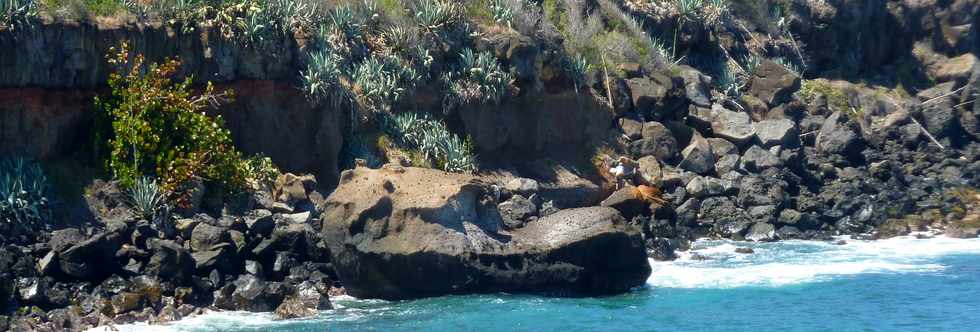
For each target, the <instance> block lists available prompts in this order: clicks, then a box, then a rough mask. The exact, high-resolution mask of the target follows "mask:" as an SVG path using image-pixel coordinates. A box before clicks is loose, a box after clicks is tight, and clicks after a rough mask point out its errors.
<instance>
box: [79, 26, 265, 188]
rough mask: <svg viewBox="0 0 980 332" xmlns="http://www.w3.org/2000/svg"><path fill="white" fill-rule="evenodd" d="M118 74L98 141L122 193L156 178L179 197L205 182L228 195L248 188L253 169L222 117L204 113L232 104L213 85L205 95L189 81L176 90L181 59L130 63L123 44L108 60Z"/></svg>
mask: <svg viewBox="0 0 980 332" xmlns="http://www.w3.org/2000/svg"><path fill="white" fill-rule="evenodd" d="M107 58H108V59H109V63H110V65H115V66H117V68H118V70H117V71H115V72H113V73H112V74H110V77H109V82H108V83H109V88H110V89H111V91H112V92H111V94H109V95H106V96H102V97H97V98H96V100H95V105H96V109H97V110H99V112H100V113H99V114H97V117H98V119H99V123H100V124H101V126H100V128H99V130H100V131H99V132H98V133H97V137H100V138H101V139H105V141H104V142H97V143H99V144H101V146H102V147H103V148H104V150H105V152H107V153H108V155H107V156H105V158H106V159H107V161H106V165H107V166H108V168H109V169H110V170H111V171H112V174H113V176H115V177H116V178H118V179H119V180H120V182H121V183H122V184H123V186H124V187H131V186H132V185H134V184H135V183H136V181H137V180H138V179H141V178H143V177H145V176H153V177H155V178H157V179H158V180H160V182H161V186H162V187H163V189H164V190H166V191H168V192H176V193H180V192H183V191H185V190H186V189H187V188H188V184H189V183H190V181H192V180H195V179H204V180H206V181H210V182H213V183H216V184H220V185H221V186H222V187H223V188H224V189H226V190H228V191H230V192H239V191H243V190H246V189H247V188H248V182H249V177H250V175H249V174H248V171H249V169H250V168H249V167H247V164H246V162H244V161H243V160H242V156H241V153H239V152H238V151H237V150H236V149H235V147H234V146H233V145H232V141H231V132H230V131H228V129H225V128H224V126H223V123H222V120H221V117H220V116H219V117H217V118H211V117H208V116H207V115H205V114H204V113H203V111H204V109H205V108H206V107H208V106H209V105H215V104H217V103H219V102H221V101H223V100H226V99H227V98H229V97H230V95H229V94H228V93H216V92H214V88H213V87H212V86H211V84H208V85H207V88H206V89H205V90H204V92H203V93H202V94H201V95H197V96H195V95H193V94H192V93H191V90H190V86H191V84H192V80H191V79H190V78H187V79H185V80H184V81H183V82H180V83H175V82H174V81H173V79H172V77H173V75H174V74H175V73H176V72H177V71H178V70H179V69H180V62H179V61H178V60H174V59H171V60H167V61H165V62H163V63H162V64H151V65H149V66H144V64H143V57H142V55H136V56H133V57H130V55H129V49H128V46H127V45H126V44H125V43H123V44H122V45H121V47H119V48H118V49H116V48H113V49H111V50H110V54H109V56H108V57H107Z"/></svg>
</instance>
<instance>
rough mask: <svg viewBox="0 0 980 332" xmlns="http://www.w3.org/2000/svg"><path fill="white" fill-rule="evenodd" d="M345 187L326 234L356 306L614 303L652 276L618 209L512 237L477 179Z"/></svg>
mask: <svg viewBox="0 0 980 332" xmlns="http://www.w3.org/2000/svg"><path fill="white" fill-rule="evenodd" d="M341 182H342V184H341V185H340V186H339V187H338V189H337V190H336V191H335V192H334V193H333V194H331V195H330V197H328V199H327V201H326V205H325V210H324V215H323V219H322V222H323V224H324V232H323V233H324V239H325V241H326V242H327V243H328V244H329V245H330V252H331V255H332V258H333V260H332V262H333V264H334V267H335V269H336V271H337V275H338V276H339V277H340V280H341V282H343V284H344V286H345V287H346V289H347V292H348V293H349V294H351V295H353V296H357V297H367V298H384V299H405V298H418V297H428V296H438V295H443V294H463V293H481V292H498V291H505V292H534V293H549V294H557V295H597V294H612V293H618V292H623V291H626V290H628V289H629V288H631V287H635V286H638V285H642V284H643V282H644V281H645V280H646V278H647V276H648V275H649V274H650V266H649V264H647V262H646V252H645V250H644V247H643V241H642V238H641V236H640V232H639V230H638V229H635V228H633V227H631V226H628V225H627V224H626V223H625V221H624V220H623V218H622V217H621V216H620V215H619V213H618V212H616V211H615V210H613V209H610V208H601V207H595V208H581V209H572V210H564V211H560V212H557V213H555V214H552V215H549V216H546V217H543V218H540V219H538V220H536V221H534V222H531V223H529V224H528V225H527V226H525V227H524V228H520V229H516V230H513V231H511V232H507V231H504V230H503V227H502V225H501V224H502V222H501V220H500V216H499V214H498V213H497V210H496V205H495V204H494V202H492V199H490V198H489V197H488V196H487V195H486V194H487V193H488V192H489V187H488V186H487V185H485V184H482V183H480V182H479V181H476V180H475V179H474V178H472V177H470V176H466V175H456V174H447V173H443V172H439V171H434V170H426V169H416V168H400V167H386V168H383V169H380V170H369V169H364V168H358V169H355V170H352V171H346V172H344V174H343V176H342V181H341ZM599 248H601V249H599Z"/></svg>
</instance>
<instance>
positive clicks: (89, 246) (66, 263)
mask: <svg viewBox="0 0 980 332" xmlns="http://www.w3.org/2000/svg"><path fill="white" fill-rule="evenodd" d="M121 245H122V240H121V236H120V235H119V234H118V233H115V232H106V233H100V234H98V235H95V236H93V237H92V238H91V239H88V240H86V241H83V242H81V243H78V244H76V245H74V246H72V247H70V248H68V249H67V250H65V251H64V252H62V253H61V254H60V255H59V256H58V261H59V262H60V267H61V271H62V272H64V273H65V274H66V275H68V276H71V277H74V278H77V279H82V280H101V279H103V278H105V277H106V276H109V275H110V274H112V273H113V272H114V271H115V270H116V269H117V268H118V266H116V264H115V257H116V251H118V250H119V248H120V246H121Z"/></svg>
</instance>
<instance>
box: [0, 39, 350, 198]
mask: <svg viewBox="0 0 980 332" xmlns="http://www.w3.org/2000/svg"><path fill="white" fill-rule="evenodd" d="M123 41H128V42H129V44H130V45H131V47H132V50H133V54H143V55H144V56H145V57H146V59H147V61H149V62H155V61H160V60H162V59H164V58H167V57H179V58H180V59H181V60H182V63H183V66H182V70H183V72H181V73H179V74H178V75H180V76H185V75H193V76H194V79H195V80H196V81H197V82H199V83H203V82H205V81H212V82H214V83H216V84H217V85H218V86H219V87H220V88H227V89H232V90H235V92H236V100H235V102H234V103H232V104H230V105H226V106H223V107H221V108H220V109H218V110H215V111H214V113H215V114H220V115H222V116H223V117H224V119H225V122H226V125H227V126H228V127H229V129H231V131H232V133H233V135H234V139H235V143H236V145H238V146H239V148H240V149H241V150H242V151H244V152H246V153H264V154H266V155H268V156H270V157H271V158H272V159H273V160H274V161H275V162H276V164H277V165H279V166H280V167H281V168H283V169H284V170H290V171H303V172H311V173H314V174H316V175H317V176H318V177H319V178H320V179H321V181H323V183H324V184H325V185H326V187H327V188H330V187H333V185H334V184H335V183H336V181H337V176H338V170H337V158H338V155H339V153H340V149H341V146H342V145H343V140H344V135H343V130H344V128H345V126H346V125H347V124H348V123H349V114H348V112H345V111H341V110H336V109H331V108H321V107H314V106H313V105H310V103H308V102H307V100H306V98H305V96H304V95H303V94H302V93H301V92H300V91H299V90H297V89H296V88H295V84H294V83H293V82H294V78H295V77H296V75H297V73H298V72H299V70H300V65H299V63H300V60H299V59H300V58H301V57H300V50H301V47H300V46H298V45H297V43H296V41H295V40H294V39H288V40H285V41H282V42H281V45H276V46H272V47H265V48H262V49H256V48H249V47H243V46H241V45H239V44H237V43H235V42H230V41H225V40H224V39H222V38H220V36H217V35H216V34H215V32H213V31H209V30H201V31H197V32H192V33H183V32H181V31H180V28H179V27H177V28H174V27H169V26H167V25H163V24H159V23H157V24H138V25H123V26H104V25H94V24H63V23H59V24H43V25H40V26H39V27H38V28H37V29H34V30H30V31H29V32H26V33H20V34H16V35H11V34H5V35H3V36H2V37H0V68H4V70H2V71H0V138H2V139H0V153H13V154H19V155H28V156H34V157H38V158H50V157H59V156H64V155H67V154H70V153H73V152H75V151H77V150H78V149H80V148H81V147H82V146H83V145H85V144H88V143H89V142H90V141H91V138H90V137H89V134H90V133H89V132H88V128H89V126H90V124H91V120H92V112H93V109H92V98H93V97H94V96H95V95H97V94H98V93H99V92H100V90H101V89H102V88H103V87H104V85H105V82H106V79H107V78H108V75H109V73H110V69H111V68H109V67H108V64H107V63H106V61H105V54H106V52H107V51H108V49H109V48H110V47H113V46H117V45H119V43H121V42H123Z"/></svg>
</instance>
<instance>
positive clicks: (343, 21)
mask: <svg viewBox="0 0 980 332" xmlns="http://www.w3.org/2000/svg"><path fill="white" fill-rule="evenodd" d="M330 24H331V25H332V26H333V28H334V29H335V30H336V31H339V32H340V33H341V34H342V35H343V36H344V38H346V39H348V40H350V39H356V38H359V37H360V36H361V34H362V30H361V24H360V23H358V22H357V20H356V19H355V17H354V10H353V9H351V8H350V6H340V7H337V8H334V9H333V10H332V11H330Z"/></svg>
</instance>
